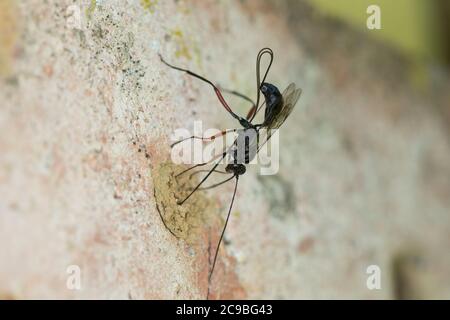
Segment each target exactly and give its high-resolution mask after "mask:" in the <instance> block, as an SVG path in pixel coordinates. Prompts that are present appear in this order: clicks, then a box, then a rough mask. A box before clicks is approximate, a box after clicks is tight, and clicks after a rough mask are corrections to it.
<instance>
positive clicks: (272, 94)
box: [261, 82, 283, 125]
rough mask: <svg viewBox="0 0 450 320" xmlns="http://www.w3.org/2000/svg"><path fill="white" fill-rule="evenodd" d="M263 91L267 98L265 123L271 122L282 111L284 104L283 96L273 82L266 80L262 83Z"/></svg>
mask: <svg viewBox="0 0 450 320" xmlns="http://www.w3.org/2000/svg"><path fill="white" fill-rule="evenodd" d="M261 92H262V93H263V95H264V98H265V99H266V111H265V113H264V124H266V125H267V124H269V123H270V122H271V121H272V120H273V118H274V117H275V116H276V115H277V114H278V113H279V112H280V110H281V107H282V106H283V96H282V95H281V93H280V91H279V90H278V88H277V87H275V86H274V85H273V84H270V83H266V82H264V83H263V84H262V85H261Z"/></svg>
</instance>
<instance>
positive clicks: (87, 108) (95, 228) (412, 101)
mask: <svg viewBox="0 0 450 320" xmlns="http://www.w3.org/2000/svg"><path fill="white" fill-rule="evenodd" d="M71 4H73V3H72V1H50V2H49V3H47V4H46V3H44V2H42V1H27V2H26V3H22V4H17V5H16V2H15V1H12V0H11V1H3V2H2V6H3V8H2V15H5V16H9V17H10V18H11V19H12V21H15V23H14V25H11V24H7V26H6V24H4V25H1V28H2V29H3V30H6V28H7V29H8V37H6V38H7V39H6V40H5V41H2V48H3V49H2V51H0V52H1V55H2V60H1V61H2V64H3V65H2V69H1V70H2V78H1V86H0V87H1V90H0V101H1V107H0V129H1V136H0V150H1V152H2V153H1V157H0V170H1V171H0V194H1V201H0V295H1V296H2V297H9V298H125V299H126V298H137V299H142V298H146V299H151V298H159V299H165V298H205V296H206V291H207V285H208V282H207V275H208V248H209V247H210V246H214V244H215V243H216V241H217V239H218V236H219V232H220V227H221V223H222V221H221V220H220V219H218V215H219V214H222V215H223V214H224V213H225V211H226V207H227V206H228V204H229V201H230V197H231V191H232V188H233V186H232V184H230V185H226V186H223V187H221V189H220V190H219V189H218V190H215V191H211V192H208V193H205V194H201V195H198V196H197V199H196V204H195V205H192V209H189V210H187V209H184V210H187V211H192V212H191V213H192V214H193V215H195V216H194V218H192V219H193V222H192V221H191V222H189V223H190V224H195V225H196V229H195V235H196V237H194V238H195V239H194V241H184V240H181V239H177V238H176V237H174V236H173V235H172V234H171V233H170V232H169V231H168V230H167V229H166V228H165V227H164V224H163V222H162V220H161V217H160V213H161V211H162V213H161V214H165V212H166V211H165V210H167V211H168V212H172V211H170V210H177V209H174V201H173V199H174V196H173V193H174V192H178V191H179V190H178V189H177V188H176V186H175V187H174V186H173V185H171V186H169V185H167V182H168V181H169V180H170V179H171V178H170V175H171V174H173V173H174V172H176V170H177V168H174V167H173V166H171V165H170V158H169V152H170V149H169V144H170V139H169V138H170V135H171V133H172V132H173V130H174V129H176V128H178V127H187V128H192V125H193V121H194V120H196V119H201V120H203V121H204V125H205V127H206V126H210V127H216V128H224V127H234V126H235V123H234V122H233V121H231V120H230V119H228V118H229V117H228V116H227V114H226V112H225V111H224V110H223V109H221V108H220V106H219V104H218V102H217V100H216V98H215V96H214V94H213V93H212V92H211V90H210V89H209V88H208V87H207V86H205V85H203V84H201V83H199V82H198V81H196V80H195V79H192V78H187V77H186V76H184V75H182V74H180V73H177V72H176V71H172V70H169V69H167V68H166V67H164V66H163V65H162V64H161V63H160V61H159V59H158V56H157V53H158V52H161V53H163V54H164V56H165V57H166V58H167V59H168V60H170V61H172V62H174V63H176V64H177V65H183V66H188V67H189V68H191V69H193V70H197V71H198V72H199V73H201V74H204V75H208V76H209V77H210V78H211V79H214V80H215V81H217V82H219V83H221V84H224V85H227V86H228V87H232V88H239V89H240V90H241V91H244V92H245V93H247V94H249V95H253V94H254V92H253V90H254V86H255V84H254V82H255V80H254V59H255V56H256V53H257V51H258V50H259V49H260V48H262V47H264V46H268V45H269V46H270V47H272V49H273V50H274V52H275V54H276V56H275V62H274V67H273V69H272V71H271V74H270V81H271V82H272V83H275V84H278V85H279V86H280V87H284V86H286V85H287V84H288V83H289V82H291V81H294V82H296V83H297V84H298V85H299V86H300V87H302V88H303V92H304V94H303V96H302V98H301V100H300V102H299V104H298V105H297V108H296V110H295V111H294V113H293V114H292V116H291V118H289V119H288V121H287V122H286V124H285V126H284V127H283V129H282V131H281V134H280V135H281V142H280V148H281V168H280V172H279V174H278V175H276V176H270V177H264V176H258V174H257V170H256V169H254V168H251V169H250V172H249V173H248V174H246V175H245V176H244V177H243V178H242V179H241V180H240V185H239V190H238V194H237V200H236V203H235V207H234V210H233V214H232V219H231V222H230V224H229V228H228V230H227V236H226V239H227V241H226V245H224V246H223V248H222V249H223V250H222V251H221V254H220V256H219V261H218V264H217V267H216V271H215V277H214V280H213V283H212V287H211V298H325V297H330V298H338V297H339V298H397V297H418V298H421V297H446V298H449V297H450V278H449V277H450V276H449V272H448V271H449V270H450V256H449V255H448V254H447V252H448V247H449V246H450V237H449V232H450V215H449V208H450V197H449V196H450V185H449V183H450V182H449V181H450V179H449V175H450V161H449V160H450V144H449V131H448V123H447V122H446V121H445V120H443V117H442V116H440V115H441V114H442V112H441V111H444V112H446V111H445V109H444V108H445V107H448V102H449V99H448V94H447V93H446V92H448V90H446V89H448V84H449V82H448V81H447V80H443V81H441V82H440V86H441V87H443V88H444V90H440V91H436V90H435V89H433V88H432V89H430V90H432V91H429V92H428V93H418V92H416V91H417V90H416V89H415V88H414V87H413V86H412V85H411V84H410V83H409V81H408V78H407V70H408V69H407V68H408V66H407V64H406V62H405V61H403V60H402V58H401V57H399V56H397V55H395V54H394V53H391V52H389V50H388V49H386V48H383V47H382V46H381V45H378V44H374V43H370V42H369V41H368V40H367V39H365V38H364V37H363V36H362V35H358V34H354V33H352V32H350V31H349V30H347V29H345V28H342V27H341V26H338V25H332V24H331V25H330V24H329V23H328V22H326V21H324V20H321V19H320V18H319V17H317V16H315V15H314V14H313V13H312V12H311V11H310V10H309V9H308V7H307V6H305V5H304V4H303V3H302V2H298V1H286V2H278V1H277V2H276V4H275V5H273V6H272V5H271V4H270V3H267V2H262V1H244V2H240V1H192V2H187V1H142V2H140V1H102V2H101V3H100V4H97V5H94V3H93V2H89V1H81V2H75V4H77V5H80V8H81V18H82V20H81V22H82V25H81V29H80V30H78V29H73V28H70V26H68V25H67V23H68V18H69V17H68V16H70V14H68V12H66V9H67V7H68V6H69V5H71ZM3 30H2V33H3ZM4 34H6V33H4ZM235 108H236V110H237V111H239V112H242V113H243V112H244V110H245V106H244V105H242V104H238V105H237V106H236V107H235ZM447 114H449V113H447ZM155 194H156V195H157V196H158V194H159V195H160V198H159V200H158V202H157V203H156V202H155ZM158 210H159V211H160V212H158ZM177 212H178V211H177ZM371 264H377V265H379V266H380V267H381V270H382V290H373V291H370V290H368V289H367V287H366V278H367V275H366V273H365V272H366V268H367V266H368V265H371ZM69 265H78V266H80V268H81V279H82V290H79V291H76V290H75V291H73V290H68V289H67V287H66V280H67V276H68V275H67V273H66V269H67V267H68V266H69Z"/></svg>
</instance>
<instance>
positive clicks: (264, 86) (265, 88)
mask: <svg viewBox="0 0 450 320" xmlns="http://www.w3.org/2000/svg"><path fill="white" fill-rule="evenodd" d="M261 91H262V92H263V93H265V92H266V91H267V86H266V85H265V84H263V85H262V86H261Z"/></svg>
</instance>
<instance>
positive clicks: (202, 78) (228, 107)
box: [159, 54, 242, 121]
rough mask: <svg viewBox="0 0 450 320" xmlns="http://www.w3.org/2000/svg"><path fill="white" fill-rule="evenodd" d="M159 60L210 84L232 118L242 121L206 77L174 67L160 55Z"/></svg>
mask: <svg viewBox="0 0 450 320" xmlns="http://www.w3.org/2000/svg"><path fill="white" fill-rule="evenodd" d="M159 58H160V59H161V62H162V63H164V64H165V65H166V66H168V67H170V68H172V69H175V70H178V71H182V72H186V73H187V74H188V75H190V76H192V77H195V78H197V79H200V80H202V81H204V82H206V83H208V84H209V85H210V86H212V87H213V89H214V92H215V93H216V96H217V98H218V99H219V101H220V103H221V104H222V106H223V107H224V108H225V109H226V110H227V111H228V113H229V114H231V116H232V117H233V118H235V119H236V120H238V121H241V120H242V117H240V116H238V115H237V114H236V113H234V112H233V110H231V108H230V106H229V105H228V103H227V102H226V101H225V98H224V97H223V96H222V93H221V92H220V89H219V88H218V87H217V86H216V85H215V84H214V83H212V82H211V81H210V80H208V79H206V78H205V77H202V76H201V75H198V74H196V73H194V72H192V71H190V70H188V69H184V68H180V67H177V66H174V65H172V64H170V63H168V62H167V61H166V60H164V58H163V56H162V55H161V54H159Z"/></svg>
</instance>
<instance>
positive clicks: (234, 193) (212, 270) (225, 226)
mask: <svg viewBox="0 0 450 320" xmlns="http://www.w3.org/2000/svg"><path fill="white" fill-rule="evenodd" d="M235 177H236V184H235V185H234V192H233V198H231V204H230V209H228V214H227V219H226V220H225V225H224V226H223V230H222V234H221V235H220V239H219V243H217V248H216V253H215V255H214V261H213V264H212V267H211V272H210V273H209V283H208V288H209V284H210V283H211V277H212V275H213V272H214V267H215V266H216V260H217V255H218V253H219V249H220V244H221V243H222V239H223V235H224V234H225V230H226V229H227V225H228V220H229V219H230V214H231V208H233V203H234V198H235V196H236V190H237V186H238V181H239V176H238V175H235ZM208 292H209V290H208Z"/></svg>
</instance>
